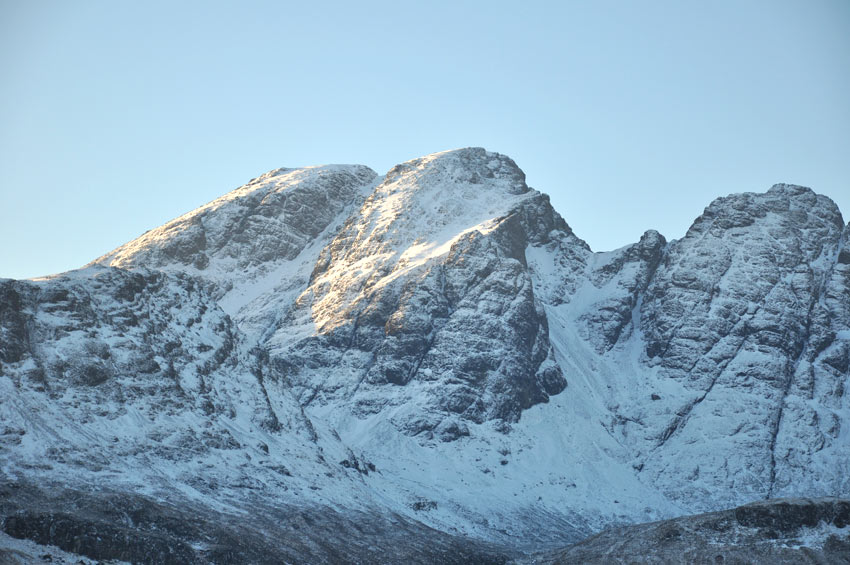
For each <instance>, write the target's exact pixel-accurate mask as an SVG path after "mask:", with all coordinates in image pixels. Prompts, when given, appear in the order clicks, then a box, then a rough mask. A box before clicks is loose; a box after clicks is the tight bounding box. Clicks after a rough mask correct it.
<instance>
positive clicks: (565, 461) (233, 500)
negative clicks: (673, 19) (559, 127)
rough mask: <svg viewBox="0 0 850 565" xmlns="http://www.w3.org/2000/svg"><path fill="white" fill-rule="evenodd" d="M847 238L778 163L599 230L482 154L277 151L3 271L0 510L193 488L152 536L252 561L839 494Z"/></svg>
mask: <svg viewBox="0 0 850 565" xmlns="http://www.w3.org/2000/svg"><path fill="white" fill-rule="evenodd" d="M848 237H850V226H848V225H845V224H844V221H843V219H842V216H841V213H840V212H839V210H838V208H837V207H836V206H835V204H834V203H833V202H832V201H830V200H829V199H828V198H826V197H824V196H820V195H817V194H815V193H814V192H812V191H811V190H810V189H808V188H803V187H798V186H793V185H776V186H774V187H773V188H771V189H770V190H769V191H767V192H766V193H744V194H734V195H731V196H728V197H725V198H718V199H717V200H715V201H714V202H713V203H711V205H710V206H708V207H707V208H706V209H705V211H704V213H703V214H702V215H701V216H700V217H699V218H697V219H696V221H695V222H694V223H693V225H692V226H691V228H690V229H689V230H688V232H687V234H686V235H685V236H684V237H683V238H681V239H679V240H674V241H669V242H668V241H667V240H666V239H665V238H664V237H663V236H661V235H660V234H659V233H657V232H654V231H648V232H646V233H645V234H644V235H643V236H642V237H641V239H640V241H639V242H637V243H635V244H632V245H629V246H626V247H623V248H621V249H618V250H614V251H610V252H605V253H599V252H593V251H592V250H591V249H590V247H589V246H588V245H587V244H586V243H585V242H584V241H582V240H581V239H580V238H579V237H577V236H576V235H575V234H574V233H573V232H572V230H571V229H570V227H569V226H568V225H567V223H566V222H565V221H564V219H563V218H562V217H561V216H560V215H559V214H558V213H557V212H556V211H555V210H554V209H553V208H552V206H551V204H550V201H549V198H548V197H547V196H546V195H545V194H543V193H540V192H538V191H536V190H533V189H531V188H529V187H528V186H527V185H526V183H525V175H524V174H523V172H522V171H521V170H520V169H519V168H518V167H517V166H516V164H515V163H514V162H513V161H512V160H511V159H510V158H508V157H506V156H504V155H500V154H497V153H492V152H488V151H486V150H484V149H479V148H467V149H460V150H455V151H447V152H443V153H437V154H433V155H429V156H426V157H422V158H419V159H414V160H412V161H408V162H406V163H403V164H401V165H398V166H396V167H394V168H393V169H392V170H390V171H389V172H388V173H387V174H386V175H384V176H382V177H381V176H378V175H377V174H376V173H375V172H374V171H372V170H371V169H369V168H367V167H363V166H348V165H333V166H321V167H308V168H303V169H278V170H276V171H272V172H270V173H267V174H266V175H263V176H261V177H258V178H257V179H254V180H252V181H251V182H249V183H248V184H247V185H245V186H243V187H241V188H238V189H236V190H235V191H233V192H231V193H229V194H227V195H225V196H223V197H221V198H219V199H217V200H215V201H213V202H211V203H210V204H208V205H206V206H203V207H201V208H199V209H197V210H194V211H192V212H189V213H188V214H185V215H183V216H181V217H179V218H177V219H176V220H173V221H172V222H169V223H168V224H166V225H164V226H162V227H160V228H157V229H155V230H152V231H150V232H147V233H146V234H144V235H143V236H141V237H140V238H139V239H137V240H134V241H132V242H130V243H128V244H126V245H124V246H122V247H120V248H118V249H116V250H115V251H113V252H111V253H109V254H107V255H105V256H103V257H101V258H99V259H97V260H95V261H94V262H93V263H92V264H90V265H88V266H86V267H85V268H83V269H81V270H79V271H73V272H70V273H66V274H63V275H58V276H55V277H49V278H45V279H37V280H31V281H11V280H5V281H0V387H3V391H2V398H3V401H2V402H0V422H2V424H3V426H4V427H3V429H2V430H0V431H2V432H3V435H2V436H0V442H2V443H0V445H3V447H4V449H3V451H2V457H1V458H0V478H3V485H5V487H4V488H5V489H6V490H5V492H6V493H7V494H6V502H5V505H2V506H0V510H2V511H3V515H4V516H7V518H5V522H3V523H4V524H5V525H4V527H3V528H2V529H3V530H4V531H6V532H10V529H12V530H14V531H16V532H19V533H20V532H25V533H26V532H29V533H26V535H24V534H23V533H22V534H21V535H20V536H16V537H28V538H29V539H37V540H41V541H40V543H49V541H50V540H48V539H47V538H46V537H45V536H44V535H42V534H43V532H44V531H47V530H49V531H54V530H55V526H50V527H53V530H50V527H48V526H46V525H44V524H46V523H47V522H44V521H43V520H42V521H39V519H40V518H38V517H39V516H42V514H39V513H38V512H35V513H33V512H34V511H27V510H26V509H27V508H39V509H41V510H39V512H42V513H44V512H47V513H49V512H54V511H55V509H56V508H64V507H65V506H67V505H68V503H67V500H69V499H74V498H75V497H76V498H79V499H88V498H87V497H89V498H90V497H94V498H93V499H92V500H99V499H101V498H104V497H106V498H109V497H110V496H118V495H117V494H115V493H123V496H125V497H128V500H131V501H137V504H138V505H139V506H141V507H143V508H147V509H151V510H149V513H151V514H152V515H155V516H165V517H168V518H169V519H170V520H176V519H177V518H176V517H177V516H182V515H183V514H184V513H185V512H187V510H186V509H189V508H192V509H194V510H193V513H194V515H197V516H200V517H202V518H203V520H202V522H199V523H198V524H196V525H195V529H194V530H187V531H185V532H181V533H179V534H174V535H175V536H176V537H174V538H173V539H172V540H171V541H170V542H163V544H164V547H170V546H178V545H179V544H183V546H185V547H186V548H188V549H186V551H187V552H189V553H187V554H185V555H186V556H188V555H191V556H193V557H192V558H191V559H196V558H197V559H200V560H203V559H207V560H211V559H212V560H216V559H219V560H221V559H224V558H223V557H221V555H223V554H219V553H215V551H213V550H211V549H208V547H210V543H209V541H199V540H203V539H211V538H213V537H214V538H226V537H227V536H230V537H231V538H233V539H240V540H254V541H253V542H248V541H245V543H244V544H243V545H244V546H245V549H244V553H241V554H239V555H240V559H241V560H246V561H251V560H255V561H262V559H263V558H262V556H266V557H268V558H269V559H270V560H272V561H273V559H271V557H269V556H272V555H277V556H279V557H280V559H284V558H285V559H292V560H298V558H299V556H300V558H301V559H304V560H310V561H321V560H322V559H328V560H330V561H333V559H334V558H333V555H337V556H339V555H347V556H349V557H350V558H354V557H355V556H356V558H357V559H362V560H366V561H376V560H381V559H383V558H384V557H381V556H382V555H384V554H382V553H381V552H382V549H381V548H385V547H388V545H387V544H391V545H392V547H393V548H394V550H395V551H397V553H395V554H393V557H394V559H395V560H396V561H397V560H399V559H402V560H407V561H422V562H428V561H434V560H438V561H447V560H449V556H451V555H453V556H455V557H454V558H456V559H458V560H459V562H464V561H467V562H468V561H474V560H476V559H479V560H481V561H482V562H491V561H493V560H496V561H498V560H507V559H509V558H513V557H515V556H516V555H518V554H519V553H518V552H520V553H521V552H527V551H532V550H540V549H543V548H547V547H552V548H554V547H559V546H564V545H565V544H567V543H571V542H575V541H578V540H579V539H581V538H583V537H585V536H587V535H589V534H591V533H594V532H597V531H599V530H601V529H602V528H605V527H610V526H614V525H619V524H628V523H637V522H647V521H651V520H659V519H664V518H672V517H676V516H681V515H684V514H690V513H695V512H706V511H717V510H721V509H725V508H729V507H733V506H739V505H741V504H745V503H748V502H751V501H754V500H762V499H773V498H777V497H823V496H838V497H848V496H850V449H848V446H850V435H848V434H850V400H849V399H848V394H847V392H846V390H847V388H848V384H850V382H849V381H850V247H848V246H847V240H848ZM3 485H0V486H3ZM104 493H113V494H109V496H107V495H106V494H104ZM116 512H117V511H116ZM121 512H123V514H122V513H121ZM121 512H118V514H117V515H124V514H127V512H125V511H121ZM246 513H247V514H246ZM66 514H67V515H68V516H71V517H75V519H78V520H83V522H84V523H86V524H91V523H97V524H104V523H110V522H111V521H112V520H113V516H114V515H116V514H114V513H112V514H111V513H110V511H108V510H106V509H103V510H100V511H99V512H97V513H95V515H89V514H86V515H82V514H81V513H80V512H79V510H78V509H75V510H73V511H68V512H66ZM239 514H241V515H245V516H246V517H245V519H244V520H242V521H240V524H239V528H238V529H234V528H233V527H231V526H227V527H225V526H224V525H223V524H231V521H230V519H229V518H227V516H232V515H239ZM12 516H29V518H28V520H30V521H28V522H26V523H27V524H30V526H27V527H25V528H23V529H18V530H15V529H14V527H13V526H10V525H9V524H10V522H9V519H10V518H9V517H12ZM272 516H274V517H277V519H271V518H270V517H272ZM283 516H309V518H303V521H301V522H299V519H296V518H283ZM69 519H70V518H69ZM32 524H36V525H32ZM38 524H42V526H38ZM138 524H139V523H138V522H136V521H133V520H131V521H130V523H129V524H125V526H126V528H127V529H128V530H127V531H132V532H135V533H136V534H139V535H141V534H143V533H144V531H146V530H145V527H144V526H141V525H138ZM296 526H297V527H296ZM222 528H223V529H222ZM225 530H226V531H225ZM161 531H162V529H160V532H161ZM272 531H273V532H276V534H275V536H276V539H278V540H279V541H278V543H277V545H276V546H275V545H274V544H272V545H273V546H274V547H266V545H265V544H266V543H267V542H265V541H261V540H265V539H266V538H267V534H266V535H264V534H263V532H272ZM355 531H356V532H360V533H359V534H353V532H355ZM401 531H404V532H406V535H404V536H403V538H402V539H404V540H405V541H404V543H402V544H401V545H399V544H398V543H396V542H391V540H392V539H395V538H394V537H393V536H397V535H398V532H401ZM38 532H42V533H41V534H39V533H38ZM140 532H141V533H140ZM211 532H217V533H215V534H213V533H211ZM222 532H224V533H222ZM328 532H345V533H344V534H339V535H338V536H334V535H333V534H330V535H329V534H328ZM393 532H395V533H393ZM225 534H226V535H225ZM123 535H129V534H127V533H126V531H125V532H124V534H123ZM134 535H135V534H134ZM358 536H359V537H360V538H361V539H360V542H362V543H361V544H360V545H357V546H356V547H355V546H354V545H352V542H351V538H352V537H355V538H356V537H358ZM142 537H144V536H142ZM51 539H52V538H51ZM54 541H55V540H54ZM360 542H359V543H360ZM139 543H142V542H139ZM144 543H148V542H144ZM252 543H253V545H252ZM175 544H176V545H175ZM237 545H238V544H237ZM60 547H63V549H64V546H62V545H60ZM181 547H182V546H181ZM260 547H262V548H264V549H262V550H258V549H257V548H260ZM199 548H200V549H199ZM205 548H207V549H205ZM125 549H126V548H124V549H122V550H121V551H125ZM219 550H222V551H225V549H222V548H220V547H219V548H218V549H216V551H219ZM127 551H129V550H127ZM275 552H277V553H275ZM334 552H342V553H334ZM346 552H348V553H346ZM129 555H131V554H130V553H121V552H120V551H119V552H118V553H116V554H115V555H100V556H98V557H99V558H107V557H111V558H122V559H123V558H127V557H128V556H129ZM132 555H134V556H135V557H133V559H136V560H138V559H140V558H139V557H138V555H137V554H132ZM164 555H166V553H163V554H161V555H160V556H161V557H162V556H164ZM184 557H185V556H184ZM158 559H159V558H156V559H153V560H158ZM162 559H165V557H162ZM175 559H176V558H175ZM191 559H189V558H188V557H186V559H184V560H188V561H191ZM142 560H143V558H142ZM176 560H177V561H179V559H176ZM386 560H387V561H392V560H393V559H386Z"/></svg>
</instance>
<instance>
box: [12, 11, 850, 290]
mask: <svg viewBox="0 0 850 565" xmlns="http://www.w3.org/2000/svg"><path fill="white" fill-rule="evenodd" d="M0 65H1V66H2V67H0V69H2V75H0V76H2V78H0V277H13V278H22V277H31V276H38V275H44V274H49V273H55V272H59V271H64V270H68V269H72V268H75V267H79V266H81V265H83V264H84V263H87V262H88V261H90V260H92V259H94V258H95V257H97V256H99V255H101V254H103V253H105V252H107V251H109V250H110V249H112V248H114V247H116V246H118V245H120V244H122V243H124V242H126V241H129V240H131V239H133V238H135V237H136V236H138V235H140V234H141V233H142V232H144V231H145V230H148V229H151V228H154V227H156V226H158V225H160V224H162V223H164V222H165V221H167V220H169V219H171V218H173V217H176V216H178V215H180V214H182V213H184V212H186V211H188V210H190V209H192V208H195V207H196V206H199V205H201V204H203V203H205V202H207V201H209V200H212V199H213V198H215V197H217V196H220V195H221V194H224V193H225V192H228V191H229V190H232V189H233V188H236V187H237V186H239V185H241V184H243V183H244V182H246V181H248V180H249V179H250V178H252V177H255V176H258V175H259V174H261V173H263V172H265V171H267V170H269V169H273V168H276V167H281V166H289V167H294V166H302V165H315V164H321V163H362V164H365V165H369V166H370V167H372V168H373V169H375V170H376V171H378V172H379V173H384V172H386V171H387V170H388V169H389V168H390V167H392V166H393V165H394V164H396V163H398V162H402V161H405V160H408V159H411V158H414V157H418V156H421V155H425V154H428V153H433V152H435V151H442V150H445V149H451V148H455V147H464V146H483V147H486V148H488V149H490V150H494V151H499V152H501V153H505V154H507V155H510V156H511V157H513V158H514V159H515V160H516V161H517V163H518V164H519V166H520V167H521V168H522V169H523V170H524V171H525V172H526V175H527V177H528V182H529V184H530V185H531V186H533V187H534V188H537V189H539V190H542V191H544V192H547V193H549V194H550V195H551V196H552V201H553V203H554V204H555V207H556V208H557V209H558V211H559V212H560V213H561V214H562V215H563V216H564V218H565V219H566V220H567V222H568V223H569V224H570V225H571V226H572V227H573V229H574V230H575V231H576V233H577V234H578V235H579V236H580V237H583V238H584V239H585V240H587V241H588V243H589V244H590V246H591V247H592V248H593V249H595V250H608V249H613V248H616V247H620V246H622V245H625V244H627V243H630V242H634V241H637V239H638V238H639V237H640V235H641V233H642V232H643V231H644V230H646V229H650V228H653V229H657V230H659V231H660V232H661V233H663V234H664V235H665V236H667V237H668V239H670V238H677V237H681V236H682V235H683V234H684V233H685V230H686V229H687V227H688V226H689V225H690V223H691V221H692V220H693V219H694V218H695V217H696V216H698V215H699V214H700V213H701V211H702V209H703V208H704V207H705V206H707V205H708V203H709V202H710V201H711V200H712V199H713V198H715V197H717V196H721V195H726V194H728V193H731V192H742V191H764V190H767V189H768V188H769V187H770V186H771V185H772V184H774V183H776V182H791V183H796V184H803V185H806V186H810V187H812V188H814V189H815V190H816V191H818V192H820V193H823V194H826V195H828V196H830V197H831V198H833V200H835V201H836V202H837V203H838V204H839V206H840V207H841V208H842V211H843V212H844V215H845V221H846V220H847V219H850V1H847V0H833V1H830V0H805V1H804V0H793V1H785V0H764V1H757V0H729V1H724V0H714V1H708V2H707V1H703V0H700V1H689V0H670V1H660V0H659V1H653V0H644V1H637V0H635V1H627V0H622V1H617V2H614V1H605V0H601V1H600V0H594V1H590V0H586V1H552V2H533V1H530V2H499V1H492V0H491V1H487V2H463V1H460V0H455V1H449V2H439V1H437V2H404V1H399V0H395V1H392V2H369V1H358V2H349V1H346V2H338V3H333V2H320V1H313V2H284V1H277V2H252V1H244V0H243V1H239V2H236V1H233V2H215V1H203V2H190V1H182V0H181V1H179V2H174V1H168V2H156V1H151V0H145V1H144V2H124V1H113V0H110V1H107V2H100V1H93V0H86V1H80V2H71V1H68V0H63V1H58V2H47V1H41V0H15V1H10V0H0Z"/></svg>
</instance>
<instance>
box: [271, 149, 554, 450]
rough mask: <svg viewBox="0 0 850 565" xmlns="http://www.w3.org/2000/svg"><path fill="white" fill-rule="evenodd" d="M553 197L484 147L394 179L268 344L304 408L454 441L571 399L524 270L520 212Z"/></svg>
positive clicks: (329, 255) (340, 241)
mask: <svg viewBox="0 0 850 565" xmlns="http://www.w3.org/2000/svg"><path fill="white" fill-rule="evenodd" d="M541 200H545V199H544V197H543V196H542V195H540V194H539V193H537V192H536V191H531V190H529V188H528V187H527V186H526V184H525V182H524V175H523V174H522V172H521V171H520V170H519V169H518V168H517V167H516V165H515V164H514V162H513V161H511V160H510V159H509V158H507V157H505V156H503V155H499V154H496V153H490V152H487V151H485V150H483V149H463V150H457V151H450V152H445V153H438V154H435V155H430V156H428V157H423V158H421V159H416V160H414V161H410V162H408V163H404V164H402V165H399V166H397V167H395V168H394V169H393V170H391V171H390V172H389V173H388V174H387V176H386V179H385V180H384V182H383V183H382V184H381V185H379V186H378V187H377V188H376V189H375V191H374V192H373V193H372V195H371V196H369V198H367V199H366V201H365V202H364V203H363V205H362V207H361V208H360V210H359V211H358V212H357V213H356V214H354V215H352V216H351V218H350V219H349V220H348V222H346V225H345V227H344V228H343V229H342V230H341V231H340V232H339V234H337V236H336V237H335V238H334V240H333V241H332V242H331V243H330V244H329V245H328V246H327V247H326V248H325V249H324V250H323V251H322V253H321V255H320V256H319V259H318V262H317V264H316V267H315V269H314V271H313V273H312V275H311V280H310V286H309V287H308V288H307V289H306V290H305V291H304V292H303V293H302V294H301V295H300V296H299V297H298V299H297V301H296V302H295V306H294V308H293V309H292V310H291V311H290V312H289V313H288V314H287V316H286V317H284V318H283V319H282V321H281V323H280V325H279V327H278V330H277V331H276V332H275V333H274V334H273V335H272V336H271V337H270V339H269V340H268V342H267V344H268V346H269V351H270V354H271V356H272V358H273V359H274V360H275V361H276V363H277V366H278V368H280V369H281V371H282V372H283V373H284V374H285V375H286V377H287V379H288V380H289V381H290V382H292V383H293V384H294V385H295V386H296V390H299V391H300V397H301V399H302V402H303V403H305V404H312V403H318V404H325V403H328V402H332V403H336V404H338V405H339V406H340V409H341V410H346V411H347V410H354V411H355V412H356V413H358V414H360V415H362V416H364V417H365V416H367V415H369V414H374V413H377V412H385V414H386V415H387V417H388V418H392V419H393V420H394V421H395V422H396V424H397V426H398V427H399V428H400V429H402V430H404V431H405V433H409V434H412V435H419V434H426V435H427V436H428V437H430V436H432V435H434V434H437V435H438V436H439V437H441V438H443V439H454V438H457V437H459V436H461V435H466V434H467V433H468V430H467V428H466V425H465V423H464V422H465V421H473V422H478V423H480V422H483V421H485V420H491V419H498V420H502V421H505V422H510V421H516V420H517V419H518V417H519V414H520V412H521V411H522V410H523V409H524V408H527V407H529V406H532V405H534V404H536V403H538V402H542V401H545V400H546V399H547V398H548V396H549V395H551V394H555V393H557V392H560V390H562V389H563V386H564V381H563V378H562V377H561V375H560V373H559V371H558V369H557V366H555V364H554V363H553V362H551V359H550V356H549V342H548V338H547V330H546V322H545V318H544V317H543V316H542V315H541V312H540V311H538V310H537V308H536V304H535V299H534V291H533V288H532V284H531V279H530V278H529V276H528V273H527V272H526V268H525V256H524V248H525V245H526V239H527V234H526V233H525V230H524V229H523V225H522V221H521V217H522V212H521V210H522V209H523V208H524V207H526V206H536V205H538V204H539V202H540V201H541ZM547 204H548V201H547Z"/></svg>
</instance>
